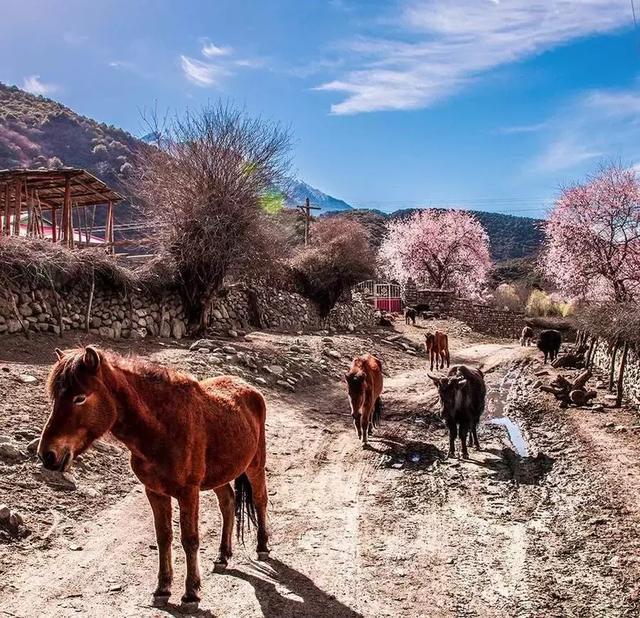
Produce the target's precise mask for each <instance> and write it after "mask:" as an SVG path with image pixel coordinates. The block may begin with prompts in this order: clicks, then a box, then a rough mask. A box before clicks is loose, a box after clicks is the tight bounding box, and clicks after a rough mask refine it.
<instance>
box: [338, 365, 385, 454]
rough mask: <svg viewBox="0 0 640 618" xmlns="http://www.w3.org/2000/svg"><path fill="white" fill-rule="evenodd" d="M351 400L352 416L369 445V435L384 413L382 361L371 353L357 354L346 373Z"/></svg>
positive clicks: (364, 441) (356, 426)
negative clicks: (381, 396) (381, 397)
mask: <svg viewBox="0 0 640 618" xmlns="http://www.w3.org/2000/svg"><path fill="white" fill-rule="evenodd" d="M345 378H346V380H347V387H348V389H349V401H350V402H351V416H352V417H353V424H354V426H355V428H356V431H357V432H358V438H360V439H361V440H362V447H363V448H366V446H367V437H368V436H369V435H371V433H372V430H373V427H377V426H378V424H379V422H380V416H381V414H382V401H381V400H380V394H381V393H382V362H380V361H379V360H378V359H377V358H376V357H375V356H371V354H364V355H362V356H356V357H355V358H354V359H353V362H352V363H351V367H350V368H349V371H348V372H347V373H346V374H345Z"/></svg>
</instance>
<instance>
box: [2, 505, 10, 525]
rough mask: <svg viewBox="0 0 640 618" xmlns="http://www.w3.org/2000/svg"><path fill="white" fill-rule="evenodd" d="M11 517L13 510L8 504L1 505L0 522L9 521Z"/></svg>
mask: <svg viewBox="0 0 640 618" xmlns="http://www.w3.org/2000/svg"><path fill="white" fill-rule="evenodd" d="M9 517H11V510H10V509H9V507H8V506H7V505H6V504H2V505H0V524H3V523H5V522H8V521H9Z"/></svg>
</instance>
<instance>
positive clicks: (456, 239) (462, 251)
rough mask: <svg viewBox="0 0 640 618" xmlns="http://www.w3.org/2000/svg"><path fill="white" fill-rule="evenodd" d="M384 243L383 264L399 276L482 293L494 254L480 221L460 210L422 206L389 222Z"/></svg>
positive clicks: (462, 291) (403, 279)
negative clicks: (423, 208) (491, 251)
mask: <svg viewBox="0 0 640 618" xmlns="http://www.w3.org/2000/svg"><path fill="white" fill-rule="evenodd" d="M387 232H388V233H387V236H386V238H385V240H384V241H383V243H382V247H381V248H380V260H381V266H382V269H383V270H386V272H387V273H388V274H389V276H391V277H392V278H394V279H397V280H399V281H401V282H403V283H404V282H406V281H407V279H409V278H411V279H414V280H415V281H416V282H417V283H418V284H421V285H424V286H427V287H431V288H436V289H451V290H455V291H457V292H459V293H460V294H462V295H464V296H467V297H479V296H480V295H481V294H482V291H483V290H484V288H485V287H486V284H487V279H488V275H489V271H490V269H491V257H490V255H489V238H488V236H487V233H486V232H485V230H484V228H483V227H482V225H481V224H480V222H479V221H478V220H477V219H476V218H475V217H474V216H473V215H471V214H469V213H468V212H464V211H460V210H445V211H442V210H419V211H416V212H415V213H414V214H412V215H411V216H410V217H408V218H406V219H403V220H399V221H394V222H391V223H389V225H388V226H387Z"/></svg>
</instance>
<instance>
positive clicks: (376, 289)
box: [353, 279, 402, 313]
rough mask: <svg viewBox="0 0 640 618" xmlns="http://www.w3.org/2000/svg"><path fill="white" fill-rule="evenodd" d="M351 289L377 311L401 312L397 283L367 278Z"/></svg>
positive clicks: (399, 291)
mask: <svg viewBox="0 0 640 618" xmlns="http://www.w3.org/2000/svg"><path fill="white" fill-rule="evenodd" d="M353 289H354V291H355V292H358V293H360V294H361V295H362V296H363V298H364V300H365V301H368V302H370V303H371V304H372V305H373V306H374V307H375V308H376V309H377V310H379V311H387V312H388V313H401V312H402V298H401V288H400V286H399V285H398V284H397V283H391V282H389V281H375V280H374V279H369V280H368V281H363V282H362V283H358V285H356V286H355V287H354V288H353Z"/></svg>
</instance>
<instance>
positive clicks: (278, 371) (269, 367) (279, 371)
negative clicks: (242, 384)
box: [264, 365, 284, 376]
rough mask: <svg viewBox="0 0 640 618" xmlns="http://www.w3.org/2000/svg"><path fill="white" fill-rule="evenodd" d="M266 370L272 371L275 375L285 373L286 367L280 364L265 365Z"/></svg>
mask: <svg viewBox="0 0 640 618" xmlns="http://www.w3.org/2000/svg"><path fill="white" fill-rule="evenodd" d="M264 369H265V371H267V372H269V373H272V374H273V375H274V376H281V375H284V367H281V366H280V365H265V367H264Z"/></svg>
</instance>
